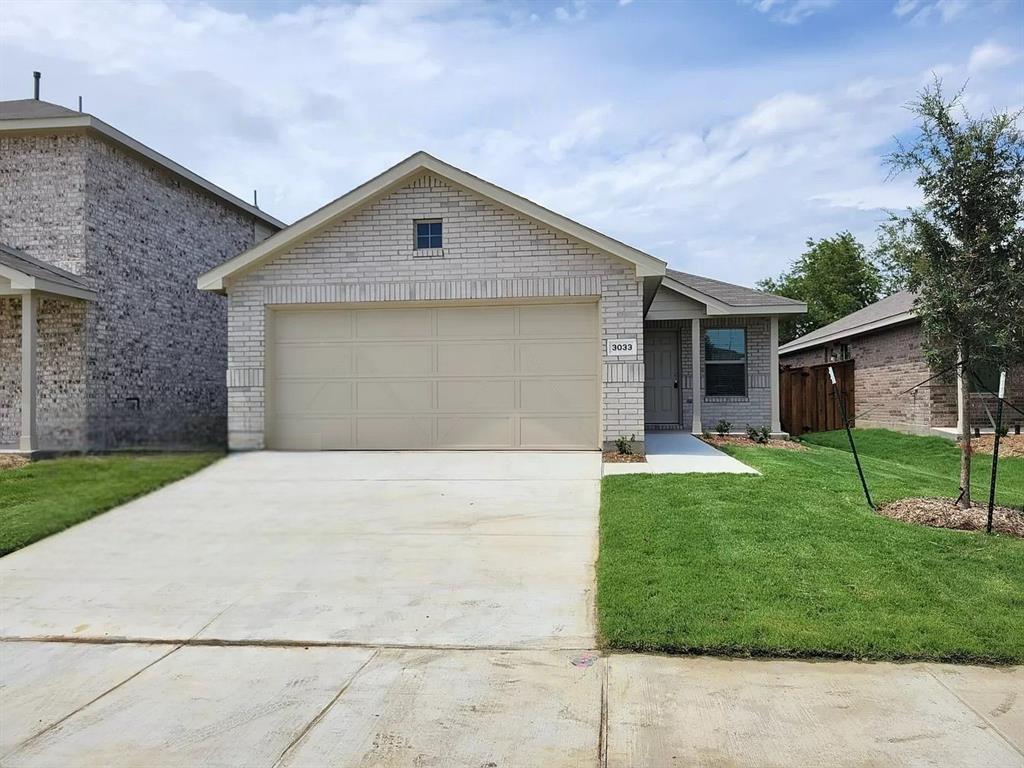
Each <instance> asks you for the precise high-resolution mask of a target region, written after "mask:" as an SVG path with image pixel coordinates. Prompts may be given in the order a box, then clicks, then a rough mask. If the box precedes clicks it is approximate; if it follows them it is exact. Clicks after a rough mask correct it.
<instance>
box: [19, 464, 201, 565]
mask: <svg viewBox="0 0 1024 768" xmlns="http://www.w3.org/2000/svg"><path fill="white" fill-rule="evenodd" d="M220 457H221V454H219V453H168V454H154V455H113V456H76V457H72V458H63V459H52V460H48V461H37V462H33V463H31V464H28V465H26V466H24V467H21V468H19V469H0V555H6V554H8V553H10V552H13V551H14V550H16V549H20V548H21V547H24V546H27V545H28V544H31V543H32V542H34V541H38V540H39V539H42V538H45V537H46V536H49V535H51V534H54V533H57V532H58V531H62V530H64V529H65V528H68V527H70V526H72V525H75V524H76V523H80V522H82V521H83V520H88V519H89V518H90V517H93V516H94V515H98V514H99V513H101V512H106V511H107V510H108V509H110V508H112V507H116V506H117V505H118V504H123V503H124V502H126V501H129V500H131V499H134V498H136V497H137V496H142V495H143V494H146V493H149V492H150V491H153V490H156V489H157V488H159V487H160V486H162V485H167V484H168V483H172V482H174V481H175V480H179V479H181V478H183V477H185V476H186V475H190V474H192V473H193V472H195V471H197V470H199V469H202V468H203V467H205V466H207V465H208V464H210V463H212V462H214V461H216V460H217V459H219V458H220Z"/></svg>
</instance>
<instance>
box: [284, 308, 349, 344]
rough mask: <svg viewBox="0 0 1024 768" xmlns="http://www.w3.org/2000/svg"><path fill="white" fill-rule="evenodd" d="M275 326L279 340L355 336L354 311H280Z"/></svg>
mask: <svg viewBox="0 0 1024 768" xmlns="http://www.w3.org/2000/svg"><path fill="white" fill-rule="evenodd" d="M273 326H274V336H275V338H276V339H277V340H278V341H332V340H337V341H344V340H348V339H351V338H352V336H353V327H352V313H351V312H346V311H343V310H342V311H333V312H326V311H323V310H310V311H306V312H297V311H287V312H278V313H276V315H275V316H274V323H273Z"/></svg>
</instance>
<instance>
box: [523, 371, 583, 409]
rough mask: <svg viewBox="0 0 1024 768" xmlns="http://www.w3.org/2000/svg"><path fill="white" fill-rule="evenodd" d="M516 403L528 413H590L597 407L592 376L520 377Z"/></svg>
mask: <svg viewBox="0 0 1024 768" xmlns="http://www.w3.org/2000/svg"><path fill="white" fill-rule="evenodd" d="M519 387H520V406H521V408H522V410H523V411H529V412H532V413H552V414H560V413H590V414H595V413H597V410H598V403H597V387H596V385H595V382H594V380H593V379H523V381H522V382H520V385H519Z"/></svg>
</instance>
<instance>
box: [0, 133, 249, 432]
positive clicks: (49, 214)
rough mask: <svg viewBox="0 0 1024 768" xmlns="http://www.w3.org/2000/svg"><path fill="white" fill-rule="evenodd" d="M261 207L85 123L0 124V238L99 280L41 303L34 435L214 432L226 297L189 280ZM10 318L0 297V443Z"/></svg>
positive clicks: (221, 427)
mask: <svg viewBox="0 0 1024 768" xmlns="http://www.w3.org/2000/svg"><path fill="white" fill-rule="evenodd" d="M257 221H258V219H256V218H255V217H254V216H252V215H250V214H248V213H246V212H244V211H242V210H240V209H238V208H235V207H233V206H231V205H229V204H227V203H226V201H224V200H222V199H220V198H218V197H216V196H214V195H212V194H211V193H209V192H207V191H205V190H201V189H199V188H198V187H196V186H194V185H193V184H191V183H189V182H187V181H185V180H183V179H182V178H180V177H178V176H176V175H174V174H172V173H171V172H169V171H168V170H167V169H165V168H162V167H159V166H157V165H155V164H153V163H151V162H148V161H145V160H143V159H141V158H140V157H138V156H137V155H135V154H133V153H130V152H129V151H127V150H126V149H125V148H124V147H122V146H120V145H118V144H115V143H113V142H110V141H107V140H105V139H102V138H100V137H98V136H97V135H95V134H93V133H89V132H84V131H80V132H76V133H60V134H53V135H43V134H4V135H0V242H4V243H7V244H8V245H11V246H13V247H15V248H18V249H20V250H22V251H24V252H25V253H27V254H28V255H30V256H32V257H34V258H36V259H39V260H41V261H46V262H49V263H51V264H54V265H56V266H58V267H61V268H63V269H65V270H68V271H69V272H72V273H74V274H76V275H78V276H80V277H82V278H83V279H84V280H85V281H86V282H87V283H88V285H89V287H90V288H91V289H92V290H94V291H95V292H96V293H97V300H96V301H95V302H85V301H78V300H71V299H66V300H57V299H49V298H44V299H43V300H42V301H41V303H40V312H39V318H38V329H39V330H38V333H39V348H38V361H39V362H38V377H37V378H38V382H39V385H38V386H39V392H38V406H37V407H38V423H39V447H40V448H41V449H47V450H110V449H119V448H188V447H202V446H217V445H223V444H224V441H225V436H226V422H227V391H226V384H225V375H224V371H225V360H226V355H227V340H226V320H227V302H226V300H225V299H224V298H223V297H220V296H215V295H211V294H204V293H201V292H199V291H197V290H196V288H195V281H196V278H197V277H198V275H200V274H201V273H203V272H205V271H206V270H208V269H210V268H212V267H214V266H216V265H218V264H220V263H222V262H223V261H225V260H226V259H228V258H230V257H232V256H234V255H236V254H237V253H239V252H241V251H243V250H245V249H247V248H249V247H251V246H252V245H253V244H254V239H255V237H256V232H255V224H256V222H257ZM261 227H262V225H261ZM20 325H21V310H20V302H19V301H18V300H17V298H16V297H15V298H10V297H5V298H0V387H2V390H0V392H2V397H0V444H13V443H16V442H17V438H18V432H19V426H20V425H19V422H20V407H21V406H20V399H21V392H20V365H21V359H20V346H21V340H20Z"/></svg>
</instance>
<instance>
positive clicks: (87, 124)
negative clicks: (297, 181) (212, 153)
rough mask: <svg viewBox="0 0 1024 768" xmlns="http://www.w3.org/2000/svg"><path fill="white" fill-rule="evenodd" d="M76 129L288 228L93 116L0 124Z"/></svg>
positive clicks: (0, 124)
mask: <svg viewBox="0 0 1024 768" xmlns="http://www.w3.org/2000/svg"><path fill="white" fill-rule="evenodd" d="M76 129H86V130H93V131H96V132H97V133H99V134H100V135H101V136H104V137H106V138H107V139H109V140H111V141H113V142H115V143H117V144H120V145H122V146H124V147H125V148H126V149H128V150H130V151H132V152H133V153H135V154H137V155H139V156H141V157H143V158H145V159H147V160H149V161H150V162H152V163H155V164H156V165H159V166H161V167H163V168H165V169H166V170H168V171H170V172H171V173H174V174H175V175H177V176H180V177H182V178H184V179H186V180H187V181H189V182H191V183H192V184H194V185H195V186H197V187H199V188H200V189H203V190H205V191H206V192H209V193H210V194H212V195H213V196H215V197H218V198H220V199H221V200H223V201H224V202H226V203H228V204H229V205H231V206H233V207H235V208H238V209H240V210H242V211H244V212H245V213H247V214H249V215H250V216H253V217H254V218H257V219H259V220H261V221H262V222H264V223H265V224H268V225H270V226H271V227H273V228H275V229H278V230H281V229H284V228H285V227H286V226H287V225H286V224H285V223H284V222H283V221H281V220H279V219H277V218H275V217H273V216H271V215H270V214H269V213H266V212H265V211H262V210H260V209H259V208H257V207H256V206H254V205H251V204H250V203H247V202H245V201H244V200H242V199H241V198H240V197H236V196H235V195H233V194H231V193H230V192H228V191H227V190H225V189H221V188H220V187H218V186H217V185H216V184H214V183H212V182H210V181H207V180H206V179H204V178H203V177H202V176H200V175H199V174H197V173H194V172H192V171H190V170H189V169H188V168H186V167H185V166H183V165H180V164H178V163H176V162H174V161H173V160H171V159H170V158H169V157H167V156H166V155H162V154H160V153H159V152H157V151H156V150H154V149H150V148H149V147H147V146H146V145H145V144H143V143H142V142H141V141H138V140H136V139H133V138H132V137H131V136H129V135H128V134H126V133H122V132H121V131H119V130H117V129H116V128H114V127H113V126H111V125H108V124H107V123H105V122H103V121H102V120H100V119H99V118H98V117H95V116H93V115H89V114H84V113H83V114H82V115H80V116H79V115H75V116H68V117H39V118H18V119H14V120H0V133H39V132H42V131H66V130H76Z"/></svg>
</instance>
